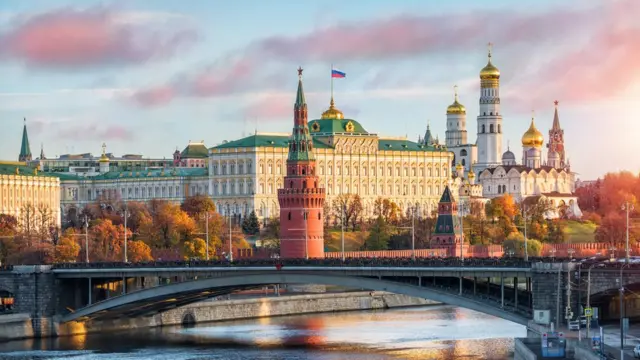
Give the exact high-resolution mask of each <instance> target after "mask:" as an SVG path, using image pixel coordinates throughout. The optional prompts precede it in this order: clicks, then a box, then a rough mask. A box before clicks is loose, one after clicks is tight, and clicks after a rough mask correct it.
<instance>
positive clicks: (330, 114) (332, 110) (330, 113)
mask: <svg viewBox="0 0 640 360" xmlns="http://www.w3.org/2000/svg"><path fill="white" fill-rule="evenodd" d="M320 119H334V120H342V119H344V114H343V113H342V111H340V110H338V108H336V106H335V103H334V102H333V97H331V103H329V108H328V109H327V110H326V111H325V112H323V113H322V116H320Z"/></svg>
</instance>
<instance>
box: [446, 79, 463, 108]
mask: <svg viewBox="0 0 640 360" xmlns="http://www.w3.org/2000/svg"><path fill="white" fill-rule="evenodd" d="M453 88H454V91H455V97H454V101H453V104H451V105H449V107H448V108H447V115H457V114H466V113H467V109H466V108H465V107H464V105H462V104H460V102H458V85H456V86H454V87H453Z"/></svg>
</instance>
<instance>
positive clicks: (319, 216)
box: [318, 212, 322, 220]
mask: <svg viewBox="0 0 640 360" xmlns="http://www.w3.org/2000/svg"><path fill="white" fill-rule="evenodd" d="M321 217H322V214H320V212H318V220H320V219H321Z"/></svg>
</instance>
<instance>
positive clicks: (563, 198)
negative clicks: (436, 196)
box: [420, 49, 582, 218]
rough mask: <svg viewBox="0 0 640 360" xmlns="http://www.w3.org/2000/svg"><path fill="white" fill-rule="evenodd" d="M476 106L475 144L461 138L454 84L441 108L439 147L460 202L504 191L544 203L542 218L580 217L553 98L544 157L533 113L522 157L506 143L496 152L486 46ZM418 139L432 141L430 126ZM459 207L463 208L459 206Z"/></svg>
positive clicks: (492, 70) (463, 118)
mask: <svg viewBox="0 0 640 360" xmlns="http://www.w3.org/2000/svg"><path fill="white" fill-rule="evenodd" d="M479 102H480V104H479V105H480V107H479V113H478V117H477V138H476V142H475V144H472V143H470V142H469V141H468V139H467V128H466V122H467V111H466V108H465V107H464V105H462V104H461V103H460V100H459V98H458V91H457V87H455V92H454V101H453V104H451V105H449V107H448V108H447V117H446V132H445V146H446V148H447V150H449V151H451V152H452V153H453V154H454V157H453V162H452V164H451V166H452V171H451V174H452V179H451V181H450V187H451V192H452V193H453V194H454V196H455V197H456V198H458V201H460V202H461V203H462V204H464V203H465V202H468V201H471V200H474V199H475V200H478V201H480V202H486V201H488V200H489V199H491V198H494V197H498V196H502V195H504V194H510V195H511V196H513V197H514V198H515V199H516V201H518V202H522V201H525V200H526V201H527V202H530V201H544V202H546V203H547V204H548V205H549V208H550V210H549V211H548V212H547V217H549V218H556V217H558V216H560V215H561V212H564V214H566V215H567V216H571V217H580V216H581V215H582V212H581V211H580V208H579V207H578V203H577V197H576V196H575V195H574V194H573V192H574V190H575V173H573V172H571V168H570V164H569V160H568V158H567V155H566V152H565V148H564V131H563V130H562V128H561V127H560V118H559V116H558V101H555V113H554V118H553V125H552V127H551V129H550V130H549V141H548V142H547V145H546V148H547V154H546V158H545V157H544V156H543V153H542V149H543V146H544V142H545V141H544V136H543V134H542V133H541V132H540V131H539V130H538V129H537V128H536V125H535V119H534V117H532V118H531V122H530V124H529V128H528V129H527V130H526V131H525V133H524V134H523V135H522V139H521V143H522V160H521V163H518V162H517V161H516V156H515V154H514V153H513V152H511V150H510V148H509V147H508V146H507V151H505V152H504V153H503V152H502V130H503V128H502V112H501V110H500V70H499V69H498V68H497V67H496V66H495V65H493V63H492V54H491V49H489V54H488V62H487V65H486V66H485V67H484V68H483V69H482V70H481V71H480V101H479ZM420 141H421V142H422V143H424V144H426V145H436V144H437V143H438V141H437V140H434V138H433V135H432V134H431V130H430V129H429V126H428V125H427V132H426V134H425V136H424V138H422V139H420ZM459 211H461V212H464V210H463V207H461V208H460V209H459Z"/></svg>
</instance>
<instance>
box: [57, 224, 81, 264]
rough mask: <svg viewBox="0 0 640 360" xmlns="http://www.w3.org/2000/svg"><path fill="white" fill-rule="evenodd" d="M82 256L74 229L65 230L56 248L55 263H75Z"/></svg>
mask: <svg viewBox="0 0 640 360" xmlns="http://www.w3.org/2000/svg"><path fill="white" fill-rule="evenodd" d="M79 254H80V245H79V244H78V239H77V237H76V231H75V229H74V228H69V229H67V230H65V232H64V233H63V234H62V237H61V238H60V241H58V244H56V245H55V248H54V261H55V262H57V263H64V262H75V261H77V260H78V255H79Z"/></svg>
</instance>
